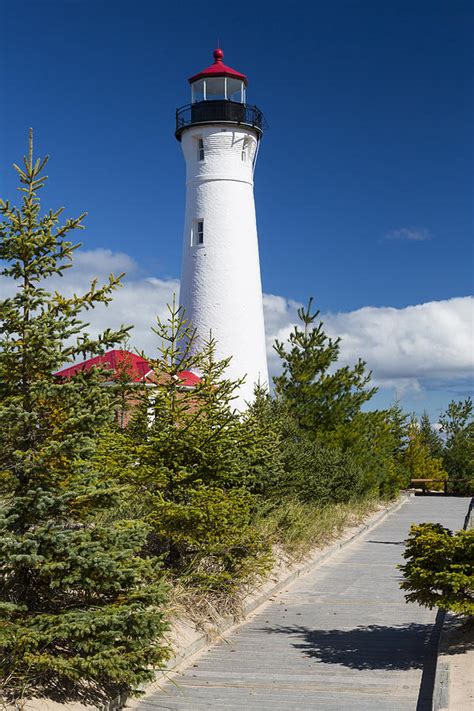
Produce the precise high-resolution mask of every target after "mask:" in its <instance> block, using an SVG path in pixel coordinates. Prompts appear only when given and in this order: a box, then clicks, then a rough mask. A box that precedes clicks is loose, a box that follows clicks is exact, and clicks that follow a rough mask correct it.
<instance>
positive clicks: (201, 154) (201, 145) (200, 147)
mask: <svg viewBox="0 0 474 711" xmlns="http://www.w3.org/2000/svg"><path fill="white" fill-rule="evenodd" d="M197 144H198V145H197V150H198V160H204V141H203V140H202V138H198V142H197Z"/></svg>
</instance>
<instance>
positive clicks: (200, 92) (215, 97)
mask: <svg viewBox="0 0 474 711" xmlns="http://www.w3.org/2000/svg"><path fill="white" fill-rule="evenodd" d="M222 99H224V100H227V101H234V102H237V103H239V104H245V84H244V82H243V81H242V79H234V78H233V77H226V76H224V77H206V78H205V79H198V81H195V82H193V83H192V84H191V103H192V104H196V103H197V102H199V101H222Z"/></svg>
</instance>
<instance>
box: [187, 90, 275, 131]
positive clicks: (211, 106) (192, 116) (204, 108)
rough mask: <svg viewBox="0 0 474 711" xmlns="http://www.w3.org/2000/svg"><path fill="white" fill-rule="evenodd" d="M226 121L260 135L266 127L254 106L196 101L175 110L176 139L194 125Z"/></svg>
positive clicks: (230, 102)
mask: <svg viewBox="0 0 474 711" xmlns="http://www.w3.org/2000/svg"><path fill="white" fill-rule="evenodd" d="M214 121H226V122H229V123H243V124H245V125H247V126H253V127H254V128H256V129H257V130H258V131H259V132H260V133H261V132H262V131H263V129H264V128H266V127H267V123H266V121H265V117H264V115H263V114H262V112H261V111H260V109H258V108H257V107H256V106H250V105H249V104H240V103H238V102H236V101H228V100H225V99H223V100H216V101H198V102H196V103H195V104H188V105H187V106H182V107H181V108H179V109H176V137H177V138H179V137H180V135H181V132H182V131H183V129H185V128H186V127H187V126H192V125H193V124H195V123H213V122H214Z"/></svg>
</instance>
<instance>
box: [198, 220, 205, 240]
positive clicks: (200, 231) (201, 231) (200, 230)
mask: <svg viewBox="0 0 474 711" xmlns="http://www.w3.org/2000/svg"><path fill="white" fill-rule="evenodd" d="M196 238H197V244H204V222H203V221H202V220H198V221H197V225H196Z"/></svg>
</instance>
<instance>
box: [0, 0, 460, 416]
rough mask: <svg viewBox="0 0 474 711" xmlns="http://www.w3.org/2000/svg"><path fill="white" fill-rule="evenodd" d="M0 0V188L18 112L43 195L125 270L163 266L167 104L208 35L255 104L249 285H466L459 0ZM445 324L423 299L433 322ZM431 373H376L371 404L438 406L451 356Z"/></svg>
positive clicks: (394, 292)
mask: <svg viewBox="0 0 474 711" xmlns="http://www.w3.org/2000/svg"><path fill="white" fill-rule="evenodd" d="M0 8H1V17H2V22H1V27H0V45H1V48H0V79H1V86H2V98H1V102H2V108H1V111H0V153H1V166H2V169H1V173H0V193H1V194H2V195H5V194H6V195H7V196H11V197H13V196H14V189H15V178H14V175H13V173H12V172H10V171H8V170H7V171H6V170H5V168H6V167H7V166H9V165H10V164H11V163H12V162H13V161H14V160H18V159H19V158H20V157H21V155H22V154H23V153H24V150H25V145H26V136H27V129H28V127H29V126H33V127H34V130H35V136H36V146H37V150H38V151H39V153H40V154H44V153H45V152H48V153H50V154H51V156H52V161H51V163H50V166H49V174H50V176H51V182H50V186H49V188H48V192H47V201H48V206H49V205H51V206H56V205H57V204H65V205H66V206H67V209H68V213H69V214H75V213H79V212H82V211H83V210H87V211H88V212H89V217H88V218H87V231H86V232H84V233H82V234H81V239H82V241H83V244H84V247H85V249H87V250H97V249H99V248H100V249H103V250H112V251H113V252H123V253H125V254H127V255H129V257H130V258H131V259H132V260H133V269H132V272H133V274H132V275H131V279H132V280H133V279H134V280H140V279H142V280H143V279H146V278H147V277H153V278H157V279H159V280H163V281H167V280H174V279H176V278H179V269H180V256H181V232H182V223H183V209H184V162H183V159H182V156H181V153H180V146H179V144H178V142H177V141H176V140H175V138H174V135H173V129H174V111H175V108H176V107H177V106H181V105H183V104H186V103H188V101H189V89H188V85H187V77H188V76H190V75H192V74H194V73H196V72H197V71H199V70H200V69H202V68H203V67H205V66H207V65H208V64H210V63H211V60H212V56H211V55H212V50H213V48H214V46H215V45H216V40H217V38H218V37H219V38H220V43H221V46H222V48H223V50H224V52H225V60H224V61H225V62H226V63H228V64H230V66H232V67H234V68H236V69H238V70H240V71H242V72H244V73H246V74H247V75H248V76H249V80H250V85H249V93H248V100H249V102H251V103H256V104H257V105H258V106H259V107H260V108H261V109H262V110H263V111H264V113H265V115H266V118H267V120H268V123H269V129H268V131H267V132H266V135H265V136H264V139H263V142H262V146H261V150H260V155H259V161H258V167H257V172H256V187H255V193H256V203H257V216H258V226H259V237H260V248H261V266H262V280H263V288H264V291H265V292H266V293H267V294H275V295H278V296H281V297H283V298H284V299H287V300H293V301H296V302H300V301H305V300H307V298H308V297H309V296H310V295H314V297H315V300H316V303H317V305H318V306H319V308H320V309H321V311H322V312H323V313H330V314H333V315H334V314H338V313H349V312H354V311H356V310H357V309H360V308H362V307H378V308H381V309H382V312H380V313H385V311H383V309H384V308H385V307H394V308H396V309H402V310H403V309H405V307H409V306H412V305H418V304H423V303H425V302H444V301H446V300H450V299H453V298H454V297H465V296H467V295H469V294H470V293H471V291H472V251H471V241H472V226H473V223H472V187H473V184H472V183H473V181H472V176H473V172H472V125H473V105H472V75H471V64H472V40H471V37H472V30H473V5H472V3H471V2H468V1H466V2H463V1H462V0H451V2H448V1H447V0H446V1H445V2H438V1H437V0H430V1H426V2H425V1H422V0H412V1H411V2H406V1H404V0H398V1H395V0H390V1H389V2H385V3H381V2H379V1H377V2H376V1H375V0H373V1H371V2H370V1H365V2H363V1H362V2H360V1H359V2H355V1H354V2H350V1H348V0H336V1H335V2H332V3H327V2H324V3H323V2H302V3H299V4H294V3H282V4H280V5H278V6H277V5H276V3H274V2H266V1H264V2H259V3H258V4H256V5H252V6H251V7H250V6H249V5H248V3H222V4H218V5H216V3H210V2H207V3H206V2H204V1H201V2H190V1H189V0H188V1H185V2H175V3H168V2H152V1H149V2H143V1H142V2H134V3H132V2H123V1H122V0H115V1H114V2H112V1H104V0H60V1H58V0H35V1H33V0H31V1H30V2H25V1H24V0H15V2H12V1H11V0H0ZM285 308H286V307H285ZM448 310H449V309H448ZM290 311H291V308H290V307H287V308H286V310H285V313H286V314H287V315H288V314H289V313H290ZM377 313H378V312H377ZM450 314H451V312H450ZM463 314H464V311H463ZM456 317H457V316H456V315H454V316H453V315H452V314H451V315H450V316H449V318H450V319H451V321H450V323H451V324H452V319H453V318H456ZM282 318H283V317H282ZM445 323H446V322H445V321H438V322H437V317H436V315H434V316H433V321H432V323H431V324H430V329H432V332H433V337H434V339H436V330H437V329H438V328H444V327H445ZM464 325H465V324H464ZM279 327H281V328H283V327H284V324H283V321H282V323H279ZM464 342H465V340H463V343H464ZM351 355H352V353H351ZM362 355H365V353H363V354H362ZM423 357H424V358H426V357H429V355H428V356H427V355H426V353H425V354H424V356H423ZM463 362H464V361H463ZM369 365H372V364H371V363H369ZM422 370H423V369H422ZM428 371H429V368H428ZM441 371H442V372H441ZM387 372H388V371H387ZM397 373H398V376H396V377H402V376H400V373H399V371H397ZM436 373H437V374H435V376H434V378H433V373H431V374H430V372H427V374H426V375H425V377H424V379H423V378H422V382H421V381H420V382H421V390H418V391H417V390H416V388H415V389H413V388H412V390H411V391H410V387H408V388H407V387H405V385H406V383H405V385H401V386H400V387H397V386H396V385H393V387H392V386H391V385H390V382H391V378H390V377H389V376H388V375H387V373H386V378H385V381H384V382H385V385H386V387H385V388H384V391H383V392H382V393H381V395H380V396H378V400H377V404H384V403H385V402H386V401H387V399H388V398H389V397H392V395H393V391H394V390H397V392H399V394H400V393H403V397H404V398H405V401H404V402H405V404H406V405H407V406H408V407H412V408H413V409H416V410H418V411H419V410H422V409H423V407H425V406H426V407H427V408H428V409H430V411H431V412H432V413H433V414H434V415H436V412H437V410H438V409H439V407H440V406H441V405H442V404H444V402H446V403H447V401H448V400H449V399H451V397H456V396H457V395H458V394H459V393H461V394H462V395H463V394H464V393H465V392H466V391H467V388H468V378H469V376H468V373H467V372H466V368H465V365H463V366H462V367H461V368H460V369H458V370H457V371H454V370H453V372H450V370H449V367H448V368H444V370H443V369H441V370H439V369H438V371H436ZM396 377H395V379H396Z"/></svg>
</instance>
